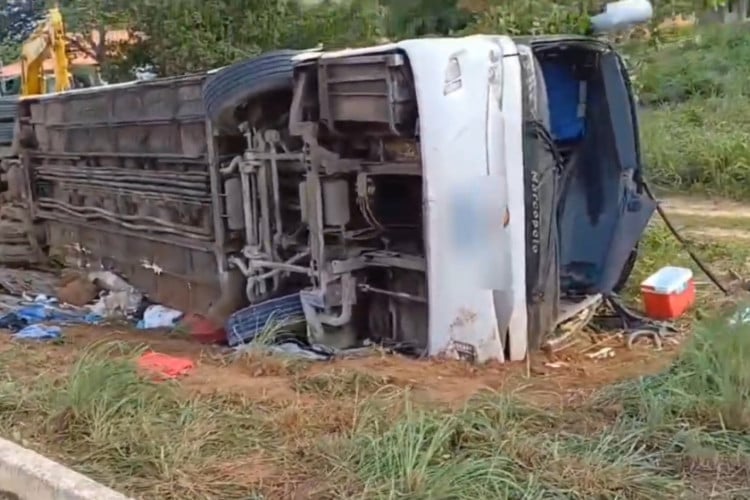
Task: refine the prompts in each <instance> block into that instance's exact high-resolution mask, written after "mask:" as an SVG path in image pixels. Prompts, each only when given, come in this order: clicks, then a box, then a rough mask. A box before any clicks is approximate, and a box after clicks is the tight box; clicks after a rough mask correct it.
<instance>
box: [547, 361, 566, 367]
mask: <svg viewBox="0 0 750 500" xmlns="http://www.w3.org/2000/svg"><path fill="white" fill-rule="evenodd" d="M544 366H546V367H547V368H555V369H557V368H567V367H568V366H570V365H569V364H568V363H566V362H565V361H552V362H548V363H544Z"/></svg>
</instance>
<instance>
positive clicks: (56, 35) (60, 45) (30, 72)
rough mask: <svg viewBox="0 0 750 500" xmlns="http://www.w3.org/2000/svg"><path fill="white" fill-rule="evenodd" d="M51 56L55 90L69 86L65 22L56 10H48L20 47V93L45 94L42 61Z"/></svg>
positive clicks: (58, 10) (59, 90) (62, 89)
mask: <svg viewBox="0 0 750 500" xmlns="http://www.w3.org/2000/svg"><path fill="white" fill-rule="evenodd" d="M50 55H51V56H52V59H53V61H54V63H55V92H63V91H65V90H68V89H70V86H71V84H70V80H71V75H70V68H69V62H68V54H67V47H66V42H65V25H64V23H63V17H62V14H61V13H60V9H58V8H52V9H50V10H49V12H48V14H47V17H46V18H45V20H44V22H43V23H41V24H40V25H39V26H37V28H36V29H35V30H34V32H33V33H32V34H31V36H30V37H29V39H28V40H27V41H26V42H25V43H24V44H23V47H22V49H21V95H24V96H28V95H38V94H44V93H46V92H45V91H46V89H45V85H44V60H45V59H47V57H48V56H50Z"/></svg>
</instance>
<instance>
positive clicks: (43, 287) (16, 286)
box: [0, 268, 58, 297]
mask: <svg viewBox="0 0 750 500" xmlns="http://www.w3.org/2000/svg"><path fill="white" fill-rule="evenodd" d="M57 281H58V278H57V276H56V275H55V274H53V273H48V272H44V271H32V270H30V269H9V268H0V287H2V288H3V289H5V291H6V292H8V293H9V294H10V295H16V296H18V297H20V296H22V295H37V294H41V295H46V296H48V297H52V296H54V295H55V285H56V284H57Z"/></svg>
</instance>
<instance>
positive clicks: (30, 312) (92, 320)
mask: <svg viewBox="0 0 750 500" xmlns="http://www.w3.org/2000/svg"><path fill="white" fill-rule="evenodd" d="M53 304H55V301H54V299H38V300H36V301H34V303H33V304H29V305H24V306H22V307H20V308H18V309H16V310H15V311H11V312H9V313H6V314H4V315H2V316H0V328H5V329H7V330H10V331H12V332H18V331H20V330H23V329H24V328H26V327H27V326H30V325H36V324H38V323H45V322H54V323H58V324H76V323H79V324H80V323H87V324H92V325H93V324H97V323H100V322H101V320H102V318H101V317H100V316H98V315H96V314H92V313H89V314H84V313H83V312H73V311H70V312H68V311H61V310H60V309H58V308H56V307H53Z"/></svg>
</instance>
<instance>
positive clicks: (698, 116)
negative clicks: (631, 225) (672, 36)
mask: <svg viewBox="0 0 750 500" xmlns="http://www.w3.org/2000/svg"><path fill="white" fill-rule="evenodd" d="M629 53H630V56H631V61H632V62H633V66H634V68H635V80H636V86H637V87H638V89H639V96H640V100H641V104H642V105H643V106H644V109H642V113H641V125H642V137H643V149H644V153H645V157H646V162H647V165H648V178H649V179H651V180H652V181H653V182H654V183H656V184H658V185H660V186H661V187H664V188H668V189H670V190H673V191H678V192H684V191H686V190H694V191H700V192H705V193H710V194H714V195H721V196H729V197H732V198H737V199H748V198H749V197H750V140H749V139H750V132H748V130H750V128H749V127H748V123H749V121H750V118H749V117H750V100H748V95H750V28H749V27H748V26H744V25H740V26H722V27H719V28H707V29H706V28H704V29H700V30H698V31H695V32H693V33H692V34H687V35H684V36H683V37H681V38H679V39H678V40H676V41H671V42H669V43H666V44H663V45H661V46H659V47H658V48H654V47H648V48H645V47H644V46H640V47H637V48H634V49H631V50H629Z"/></svg>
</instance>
